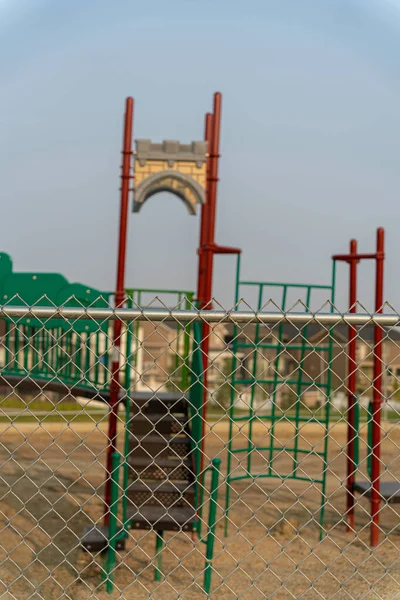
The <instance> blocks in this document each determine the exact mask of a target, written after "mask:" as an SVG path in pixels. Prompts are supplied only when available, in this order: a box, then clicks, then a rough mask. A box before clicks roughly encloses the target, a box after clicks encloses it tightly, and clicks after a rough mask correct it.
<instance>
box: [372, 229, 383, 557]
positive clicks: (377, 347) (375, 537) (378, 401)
mask: <svg viewBox="0 0 400 600" xmlns="http://www.w3.org/2000/svg"><path fill="white" fill-rule="evenodd" d="M384 252H385V232H384V230H383V228H382V227H380V228H379V229H378V230H377V237H376V279H375V313H382V311H383V267H384V260H385V254H384ZM382 341H383V332H382V327H380V326H379V325H375V327H374V391H373V400H372V449H371V451H372V464H371V472H372V473H371V474H372V481H371V486H372V489H371V546H372V547H375V546H377V545H378V542H379V507H380V481H379V479H380V443H381V408H382Z"/></svg>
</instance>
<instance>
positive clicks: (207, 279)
mask: <svg viewBox="0 0 400 600" xmlns="http://www.w3.org/2000/svg"><path fill="white" fill-rule="evenodd" d="M221 104H222V95H221V93H220V92H216V93H215V94H214V107H213V115H212V119H211V123H212V127H211V130H212V131H211V139H210V143H209V149H210V152H209V154H210V155H209V158H208V163H207V189H206V204H207V209H206V216H207V223H206V225H205V227H206V232H205V241H206V244H205V246H204V268H205V272H204V280H203V285H204V287H203V289H202V298H201V305H200V308H205V309H211V299H212V283H213V268H214V251H215V221H216V211H217V183H218V162H219V140H220V130H221ZM202 338H203V341H202V350H203V371H204V373H203V385H204V392H203V408H202V421H203V424H202V441H201V450H202V452H201V471H202V470H203V465H204V438H205V433H206V417H207V402H208V367H209V348H210V326H209V325H208V324H206V323H204V324H203V332H202Z"/></svg>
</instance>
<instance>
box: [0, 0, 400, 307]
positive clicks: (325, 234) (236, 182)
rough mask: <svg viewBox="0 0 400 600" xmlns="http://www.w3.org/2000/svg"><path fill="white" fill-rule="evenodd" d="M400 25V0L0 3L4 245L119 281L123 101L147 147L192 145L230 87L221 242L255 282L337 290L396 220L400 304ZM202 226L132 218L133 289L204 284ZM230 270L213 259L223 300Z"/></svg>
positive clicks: (389, 281) (47, 265) (173, 209)
mask: <svg viewBox="0 0 400 600" xmlns="http://www.w3.org/2000/svg"><path fill="white" fill-rule="evenodd" d="M399 33H400V2H399V3H397V2H396V0H379V1H378V0H362V1H361V0H323V1H322V0H281V1H279V2H276V1H273V0H251V1H250V0H249V2H242V1H239V0H238V1H236V0H230V1H228V0H219V1H218V2H217V1H216V0H202V2H197V1H192V0H170V1H169V2H166V1H165V0H152V2H143V1H140V2H139V1H136V0H115V1H113V2H110V1H109V0H85V2H82V0H57V2H54V0H0V52H1V54H0V55H1V57H2V60H1V62H0V78H1V79H0V80H1V95H0V125H1V131H2V144H1V160H0V176H1V182H2V188H1V193H2V198H3V200H2V208H3V212H2V236H1V244H0V249H1V250H2V251H5V252H8V253H9V254H11V255H12V257H13V259H14V264H15V268H16V269H17V270H38V271H59V272H61V273H63V274H64V275H65V276H67V277H68V278H69V279H70V280H72V281H81V282H84V283H87V284H88V285H93V286H95V287H99V288H101V289H112V288H113V286H114V279H115V263H116V242H117V218H118V208H119V195H118V188H119V180H118V175H119V163H120V144H121V120H122V110H123V104H124V98H125V96H127V95H133V96H134V97H135V100H136V113H135V137H148V138H151V139H153V140H154V141H157V140H161V139H168V138H172V139H180V140H181V141H182V142H185V141H191V140H192V139H199V138H201V137H202V135H203V118H204V113H205V112H206V111H207V110H209V108H210V107H211V101H212V93H213V92H214V91H215V90H220V91H221V92H222V93H223V102H224V104H223V136H222V146H221V154H222V158H221V173H220V174H221V182H220V188H219V206H218V216H217V238H218V242H219V243H222V244H229V245H236V246H240V247H242V248H243V252H244V253H243V276H244V278H246V279H251V278H254V279H264V280H286V281H293V282H311V283H326V282H329V278H330V256H331V255H332V254H333V253H335V252H341V251H345V250H346V249H347V245H348V241H349V239H350V237H357V238H358V239H359V242H360V247H361V248H362V249H363V250H365V251H371V250H372V249H373V246H374V243H375V229H376V227H378V226H384V227H386V230H387V250H388V260H387V271H386V274H387V278H386V298H387V299H388V300H390V301H391V302H392V303H393V304H394V305H396V306H397V308H398V309H399V310H400V282H399V279H398V277H397V273H398V270H399V263H400V260H399V256H400V236H399V235H398V231H399V223H400V219H399V216H400V202H399V199H400V169H399V156H400V152H399V145H400V141H399V140H400V112H399V106H400V77H399V75H400V58H399V57H400V35H399ZM198 228H199V221H198V219H197V218H195V217H190V216H189V215H188V214H187V213H186V210H185V208H184V206H183V205H182V203H181V202H180V201H179V200H178V199H177V198H175V197H172V196H169V195H165V194H164V195H159V196H158V197H154V198H153V199H152V200H151V202H149V203H148V204H147V205H146V206H145V207H144V208H143V210H142V212H141V213H140V215H131V216H130V224H129V250H128V266H127V269H128V273H127V283H128V284H129V285H131V286H143V287H145V286H146V287H148V286H151V287H182V288H189V289H193V288H194V286H195V282H196V263H197V256H196V246H197V238H198ZM360 273H361V285H360V299H361V300H362V301H363V302H364V303H365V304H366V305H367V306H368V307H370V306H372V282H370V281H369V279H370V278H371V277H372V272H371V266H365V267H362V269H361V270H360ZM233 275H234V265H233V260H232V258H230V257H220V258H217V263H216V281H215V295H216V296H217V298H219V299H220V300H221V302H222V303H223V304H225V305H229V304H230V302H231V301H232V297H233ZM346 276H347V273H346V269H345V267H343V268H341V271H340V277H339V284H340V288H339V304H340V305H341V306H344V304H345V291H344V285H345V280H346Z"/></svg>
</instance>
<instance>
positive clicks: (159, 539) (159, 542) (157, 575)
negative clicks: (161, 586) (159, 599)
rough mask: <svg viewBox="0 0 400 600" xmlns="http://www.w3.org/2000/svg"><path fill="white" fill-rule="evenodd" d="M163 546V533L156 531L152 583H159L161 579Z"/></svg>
mask: <svg viewBox="0 0 400 600" xmlns="http://www.w3.org/2000/svg"><path fill="white" fill-rule="evenodd" d="M163 546H164V532H163V531H159V530H157V531H156V556H155V563H156V564H155V567H154V581H161V579H162V574H163V572H162V551H163Z"/></svg>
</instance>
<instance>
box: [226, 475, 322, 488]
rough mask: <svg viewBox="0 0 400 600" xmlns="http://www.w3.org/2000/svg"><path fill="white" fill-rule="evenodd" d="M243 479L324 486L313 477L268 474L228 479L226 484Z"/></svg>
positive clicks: (319, 480) (238, 476)
mask: <svg viewBox="0 0 400 600" xmlns="http://www.w3.org/2000/svg"><path fill="white" fill-rule="evenodd" d="M243 479H297V481H309V482H310V483H318V484H320V485H322V481H321V479H312V477H297V476H296V475H281V474H279V475H269V474H268V473H260V474H259V475H257V474H252V473H248V474H247V475H237V476H236V477H227V478H226V482H227V483H230V482H231V481H241V480H243Z"/></svg>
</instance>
